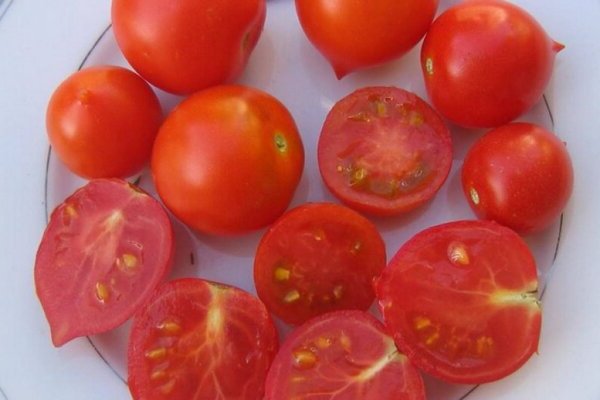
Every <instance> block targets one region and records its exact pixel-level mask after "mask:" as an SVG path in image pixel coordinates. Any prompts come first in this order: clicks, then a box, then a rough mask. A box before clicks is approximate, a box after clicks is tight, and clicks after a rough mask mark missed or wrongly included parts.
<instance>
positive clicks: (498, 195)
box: [461, 123, 574, 234]
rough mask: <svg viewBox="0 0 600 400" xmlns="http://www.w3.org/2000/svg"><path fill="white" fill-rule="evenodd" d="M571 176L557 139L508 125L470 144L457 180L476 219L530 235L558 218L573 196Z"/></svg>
mask: <svg viewBox="0 0 600 400" xmlns="http://www.w3.org/2000/svg"><path fill="white" fill-rule="evenodd" d="M573 175H574V174H573V166H572V163H571V158H570V156H569V153H568V151H567V148H566V145H565V143H563V142H562V141H561V140H560V139H559V138H558V137H556V136H555V135H554V134H553V133H551V132H549V131H548V130H546V129H545V128H543V127H541V126H539V125H534V124H530V123H511V124H507V125H504V126H501V127H499V128H496V129H493V130H491V131H489V132H488V133H486V134H485V135H484V136H482V137H481V138H480V139H479V140H478V141H477V142H475V144H474V145H473V147H471V149H470V150H469V152H468V153H467V156H466V157H465V160H464V163H463V166H462V172H461V180H462V187H463V191H464V194H465V196H466V198H467V200H468V202H469V205H470V206H471V208H472V209H473V211H474V212H475V213H476V214H477V216H478V217H480V218H484V219H491V220H495V221H497V222H499V223H501V224H503V225H506V226H508V227H510V228H512V229H514V230H515V231H517V232H519V233H521V234H530V233H534V232H538V231H540V230H543V229H545V228H547V227H548V226H549V225H551V224H552V223H553V222H555V221H556V220H557V219H558V218H559V216H560V213H561V212H562V211H563V209H564V208H565V206H566V205H567V202H568V201H569V198H570V196H571V192H572V191H573V179H574V178H573Z"/></svg>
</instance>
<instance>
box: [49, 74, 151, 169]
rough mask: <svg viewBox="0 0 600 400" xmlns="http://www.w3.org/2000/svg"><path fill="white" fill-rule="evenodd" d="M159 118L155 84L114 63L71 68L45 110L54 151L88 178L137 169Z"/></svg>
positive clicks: (146, 154)
mask: <svg viewBox="0 0 600 400" xmlns="http://www.w3.org/2000/svg"><path fill="white" fill-rule="evenodd" d="M161 122H162V110H161V107H160V104H159V101H158V98H157V97H156V94H155V93H154V91H153V90H152V88H151V87H150V86H149V85H148V84H147V83H146V82H145V81H144V80H143V79H142V78H140V77H139V76H138V75H137V74H135V73H134V72H132V71H130V70H127V69H125V68H121V67H116V66H96V67H89V68H86V69H83V70H80V71H77V72H75V73H73V74H72V75H70V76H69V77H68V78H67V79H66V80H65V81H63V82H62V83H61V84H60V85H59V86H58V87H57V88H56V89H55V91H54V92H53V94H52V96H51V98H50V101H49V103H48V107H47V110H46V128H47V133H48V139H49V140H50V144H51V145H52V149H53V151H54V152H55V153H56V154H57V155H58V158H59V159H60V160H61V161H62V162H63V163H64V164H65V165H66V166H67V168H68V169H69V170H70V171H72V172H73V173H75V174H77V175H79V176H81V177H84V178H88V179H93V178H125V177H128V176H131V175H133V174H135V173H137V172H139V171H140V170H141V169H142V168H143V167H144V166H145V165H146V163H147V162H148V160H149V159H150V153H151V151H152V143H153V142H154V138H155V137H156V134H157V132H158V128H159V127H160V124H161Z"/></svg>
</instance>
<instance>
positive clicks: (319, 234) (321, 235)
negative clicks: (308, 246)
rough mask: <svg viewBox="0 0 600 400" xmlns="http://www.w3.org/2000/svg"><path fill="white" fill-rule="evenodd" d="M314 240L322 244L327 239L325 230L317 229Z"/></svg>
mask: <svg viewBox="0 0 600 400" xmlns="http://www.w3.org/2000/svg"><path fill="white" fill-rule="evenodd" d="M313 238H314V239H315V240H316V241H317V242H320V241H321V240H323V239H325V231H324V230H323V229H317V230H315V231H314V233H313Z"/></svg>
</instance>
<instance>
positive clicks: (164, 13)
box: [112, 0, 266, 94]
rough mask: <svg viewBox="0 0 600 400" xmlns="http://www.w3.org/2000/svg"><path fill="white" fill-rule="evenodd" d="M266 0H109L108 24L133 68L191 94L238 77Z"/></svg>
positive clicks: (254, 40)
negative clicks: (110, 2) (165, 0)
mask: <svg viewBox="0 0 600 400" xmlns="http://www.w3.org/2000/svg"><path fill="white" fill-rule="evenodd" d="M265 17H266V3H265V0H244V1H238V0H172V1H170V2H169V4H168V7H167V6H165V2H164V1H162V0H113V2H112V27H113V31H114V34H115V38H116V40H117V43H118V45H119V47H120V49H121V50H122V52H123V54H124V55H125V58H126V59H127V61H129V63H130V64H131V65H132V66H133V68H134V69H135V70H136V71H137V72H138V73H139V74H140V75H141V76H143V77H144V78H145V79H146V80H148V81H149V82H150V83H152V84H153V85H155V86H157V87H159V88H161V89H163V90H165V91H167V92H171V93H176V94H191V93H193V92H195V91H197V90H200V89H203V88H206V87H208V86H212V85H217V84H221V83H226V82H230V81H232V80H234V79H235V78H237V77H238V76H239V75H240V74H241V72H242V71H243V69H244V67H245V66H246V64H247V62H248V59H249V57H250V55H251V53H252V51H253V50H254V47H255V46H256V44H257V42H258V40H259V38H260V35H261V33H262V29H263V26H264V22H265Z"/></svg>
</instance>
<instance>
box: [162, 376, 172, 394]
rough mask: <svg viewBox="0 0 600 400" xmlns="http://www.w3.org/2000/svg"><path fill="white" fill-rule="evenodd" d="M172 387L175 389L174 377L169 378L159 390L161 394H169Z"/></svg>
mask: <svg viewBox="0 0 600 400" xmlns="http://www.w3.org/2000/svg"><path fill="white" fill-rule="evenodd" d="M173 389H175V379H171V380H170V381H169V382H167V383H165V384H164V385H162V386H161V387H160V392H161V393H162V394H166V395H168V394H170V393H171V392H172V391H173Z"/></svg>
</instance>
